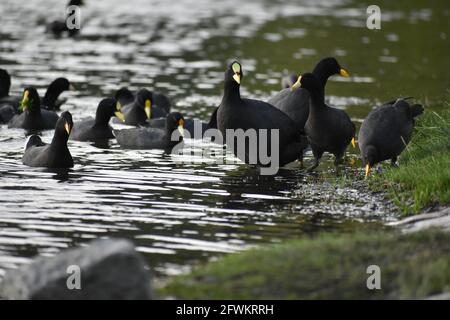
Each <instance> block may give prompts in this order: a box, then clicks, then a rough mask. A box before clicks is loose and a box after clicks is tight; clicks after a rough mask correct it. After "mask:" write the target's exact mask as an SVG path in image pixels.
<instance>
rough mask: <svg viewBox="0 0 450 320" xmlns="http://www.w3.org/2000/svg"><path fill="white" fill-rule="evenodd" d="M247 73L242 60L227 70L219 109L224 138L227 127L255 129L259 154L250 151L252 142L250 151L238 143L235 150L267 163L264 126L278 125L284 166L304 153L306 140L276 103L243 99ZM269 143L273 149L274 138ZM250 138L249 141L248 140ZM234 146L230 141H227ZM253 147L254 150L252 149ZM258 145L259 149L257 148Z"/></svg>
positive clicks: (248, 159)
mask: <svg viewBox="0 0 450 320" xmlns="http://www.w3.org/2000/svg"><path fill="white" fill-rule="evenodd" d="M242 77H243V72H242V67H241V65H240V63H239V62H237V61H234V62H232V63H231V64H230V65H229V67H228V68H227V70H226V72H225V83H224V94H223V98H222V102H221V103H220V106H219V108H218V111H217V124H218V128H219V130H220V131H221V133H222V135H223V136H224V139H226V130H227V129H232V130H237V129H242V130H244V131H246V130H248V129H254V130H256V133H257V138H258V143H257V144H256V147H257V148H251V149H250V150H251V151H255V152H257V153H258V154H251V153H249V151H250V150H249V148H248V147H249V143H246V148H245V150H246V154H245V155H243V154H238V152H237V144H235V146H234V148H233V149H234V150H233V151H234V153H235V155H237V156H238V157H240V158H241V160H243V161H245V162H246V163H251V162H256V163H255V164H258V165H264V164H265V163H264V162H265V161H262V159H261V158H260V154H259V153H260V152H259V151H260V150H259V143H260V141H262V140H261V139H262V136H261V131H260V130H261V129H263V130H264V131H265V132H267V133H268V137H270V134H271V133H274V131H272V130H274V129H277V130H278V132H279V143H278V150H275V152H278V155H279V165H280V166H283V165H285V164H287V163H290V162H293V161H295V160H297V159H299V158H301V156H302V150H303V149H304V147H305V144H306V141H305V140H304V137H303V136H302V135H301V131H300V130H298V129H297V127H296V125H295V123H294V121H292V120H291V119H290V118H289V117H288V116H287V115H286V114H285V113H283V112H282V111H280V110H278V109H277V108H275V107H274V106H272V105H270V104H268V103H266V102H263V101H259V100H252V99H242V98H241V95H240V90H239V88H240V82H241V79H242ZM266 140H268V141H267V142H266V144H265V147H266V148H267V149H266V150H268V151H269V152H270V150H271V145H270V138H269V139H266ZM247 142H248V141H247ZM227 145H229V146H230V141H227ZM252 147H254V146H252ZM252 149H253V150H252ZM255 149H256V150H255Z"/></svg>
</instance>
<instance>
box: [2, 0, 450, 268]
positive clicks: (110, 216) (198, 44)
mask: <svg viewBox="0 0 450 320" xmlns="http://www.w3.org/2000/svg"><path fill="white" fill-rule="evenodd" d="M87 2H88V5H87V6H86V7H84V8H83V9H82V19H83V21H82V30H81V36H80V37H79V38H76V39H66V38H63V39H54V38H52V37H50V36H49V35H47V34H45V22H46V21H49V20H53V19H55V18H58V17H61V16H62V15H63V13H64V10H63V9H64V7H63V5H64V3H63V2H61V1H57V0H34V1H28V2H26V3H21V2H17V1H14V0H2V2H1V3H0V17H1V25H0V67H2V68H6V69H7V70H8V71H9V72H10V73H11V74H12V91H13V93H16V94H20V93H21V91H22V88H23V87H24V86H25V85H34V86H36V87H38V88H39V91H40V93H41V94H43V93H44V90H45V87H46V85H47V84H48V83H49V82H50V81H51V80H53V79H54V78H56V77H59V76H66V77H67V78H69V79H70V80H71V81H72V82H73V83H74V84H75V86H76V87H77V91H75V92H69V93H65V94H64V96H65V97H67V98H68V103H67V104H66V105H65V106H64V108H63V109H67V110H70V111H71V112H72V114H73V115H74V118H75V120H78V119H81V118H84V117H86V116H90V115H93V114H94V113H95V109H96V106H97V104H98V102H99V101H100V100H101V99H102V98H103V97H106V96H110V95H112V93H113V92H114V90H116V89H117V88H119V87H121V86H123V85H127V86H129V87H130V88H131V89H138V88H141V87H148V88H151V89H157V90H160V91H162V92H165V93H166V94H168V95H169V96H170V97H171V99H172V100H173V102H174V105H175V106H174V110H179V111H181V112H183V113H184V114H185V116H186V117H191V118H197V119H201V120H207V119H208V118H209V115H210V113H211V111H212V110H213V108H214V107H215V106H216V105H218V103H219V102H220V99H221V94H222V79H223V71H224V68H225V66H226V64H227V61H229V60H230V59H232V58H238V59H239V60H240V61H241V62H242V64H243V68H244V73H245V78H244V81H243V83H242V86H241V92H242V95H243V96H246V97H254V98H258V99H267V98H268V97H270V95H271V94H273V93H275V92H277V91H278V90H279V86H280V84H279V82H280V77H281V75H282V73H283V71H284V70H289V71H295V72H297V73H301V72H305V71H310V70H311V69H312V68H313V66H314V65H315V63H316V62H317V61H318V60H319V59H320V58H322V57H325V56H331V55H332V56H335V57H337V58H338V60H339V61H340V62H341V64H342V65H343V66H345V67H346V68H347V69H348V70H349V71H350V73H351V75H352V77H351V78H350V79H343V78H339V77H334V78H332V79H331V81H330V82H329V84H328V86H327V100H328V101H329V102H330V104H332V105H334V106H337V107H339V108H342V109H345V110H346V111H347V112H348V113H349V114H350V115H351V117H352V119H353V120H354V121H355V122H356V123H357V125H359V123H360V122H361V121H362V119H363V118H364V117H365V115H366V114H367V113H368V112H369V110H370V109H371V108H372V107H373V106H374V105H376V104H377V103H379V102H381V101H385V100H390V99H392V98H395V97H398V96H411V95H412V96H414V97H416V98H417V100H418V101H421V102H422V103H424V104H425V105H426V106H427V107H428V108H431V109H438V108H439V105H440V103H441V102H442V100H443V99H444V98H445V97H446V94H447V93H446V91H447V90H448V88H449V84H450V73H449V70H450V60H449V58H448V57H449V53H450V50H449V49H450V46H449V42H448V37H449V36H450V35H449V28H448V26H449V17H450V13H449V8H448V4H447V2H446V1H430V2H425V1H395V2H393V1H384V2H382V3H381V4H380V7H381V9H382V17H383V21H382V29H381V30H368V29H367V28H366V24H365V22H366V8H367V6H368V5H369V4H370V3H363V2H359V1H334V0H327V1H307V0H304V1H294V0H292V1H257V0H250V1H245V2H242V1H237V0H228V1H221V2H217V1H206V0H201V1H188V0H179V1H176V2H170V4H168V3H167V1H163V0H160V1H144V0H129V1H117V0H113V1H111V0H108V1H106V0H104V1H87ZM52 134H53V133H52V132H46V133H44V138H43V139H44V140H45V141H49V140H50V139H51V136H52ZM25 141H26V137H25V133H24V132H23V131H22V130H13V129H7V128H6V126H1V127H0V276H1V275H2V273H3V272H4V270H5V269H8V268H14V267H16V266H17V265H20V264H22V263H26V262H28V261H29V257H31V256H33V255H35V254H44V255H52V254H54V253H56V252H58V251H59V250H61V249H64V248H67V247H70V246H73V245H75V244H80V243H86V242H87V241H89V240H91V239H95V238H99V237H125V238H128V239H131V240H132V241H134V242H135V244H136V245H137V247H138V250H139V251H140V252H142V253H143V254H144V255H145V257H146V259H147V261H148V263H149V264H150V266H151V267H153V268H154V270H155V271H156V273H157V274H158V275H167V274H174V273H179V272H183V271H185V270H186V269H188V268H189V267H190V266H192V265H193V264H194V263H197V262H198V261H202V260H203V261H204V260H205V259H207V258H209V257H212V256H217V255H219V254H222V253H228V252H235V251H239V250H243V249H245V248H248V247H250V246H253V245H257V244H264V243H272V242H279V241H282V240H283V239H289V238H295V237H299V236H305V235H314V234H316V233H318V232H323V231H327V232H352V231H354V230H359V229H362V228H378V227H380V226H381V224H382V222H384V221H386V220H387V219H392V218H393V215H392V210H391V208H390V207H389V206H388V205H385V204H383V203H382V200H381V198H379V197H377V196H373V195H368V194H365V193H363V192H361V191H358V190H356V189H353V188H342V187H340V185H339V184H338V183H336V182H334V179H333V174H332V173H331V172H332V168H331V166H330V164H331V161H328V162H327V161H324V163H323V164H322V165H321V167H320V170H321V172H322V173H319V174H316V175H312V176H306V175H305V174H304V172H303V171H302V170H300V169H299V168H298V167H296V166H293V167H290V168H289V169H283V170H281V171H280V172H279V174H278V175H276V176H270V177H267V176H260V175H259V173H258V171H257V170H256V169H254V168H252V167H248V166H246V165H243V164H240V163H236V164H215V163H214V162H212V161H208V160H205V159H200V158H198V157H192V158H191V159H190V160H192V161H191V163H188V164H186V163H185V164H180V163H178V162H177V161H175V160H176V159H174V158H172V157H171V156H168V155H164V154H163V153H162V152H159V151H124V150H120V149H119V148H118V146H117V144H116V143H115V142H114V141H112V142H111V145H110V147H109V148H107V149H99V148H96V147H94V146H92V145H90V144H88V143H80V142H70V144H69V147H70V150H71V152H72V154H73V156H74V158H75V162H76V166H75V168H74V169H73V170H70V171H69V172H68V173H65V174H56V173H53V172H47V171H45V170H41V169H32V168H28V167H25V166H23V165H22V164H21V157H22V153H23V147H24V144H25ZM195 148H202V149H212V150H214V149H215V148H216V149H217V148H219V147H218V146H215V145H211V144H208V143H206V142H205V143H202V144H200V145H195ZM357 152H358V150H350V155H349V158H348V160H352V159H357ZM230 158H231V156H230V155H227V159H230ZM357 164H360V163H358V162H357ZM330 170H331V171H330ZM347 175H348V177H349V178H351V179H354V178H357V177H360V176H361V172H360V171H359V170H358V169H356V168H351V167H350V166H348V167H347Z"/></svg>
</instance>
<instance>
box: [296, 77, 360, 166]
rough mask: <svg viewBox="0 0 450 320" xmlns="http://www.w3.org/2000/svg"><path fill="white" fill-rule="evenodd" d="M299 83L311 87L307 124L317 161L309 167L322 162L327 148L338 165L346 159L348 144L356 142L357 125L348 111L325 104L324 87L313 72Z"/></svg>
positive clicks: (309, 89)
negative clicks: (344, 157) (343, 158)
mask: <svg viewBox="0 0 450 320" xmlns="http://www.w3.org/2000/svg"><path fill="white" fill-rule="evenodd" d="M299 83H300V87H301V88H304V89H306V90H308V92H309V95H310V107H309V116H308V120H307V121H306V124H305V132H306V135H307V137H308V141H309V144H310V146H311V149H312V152H313V155H314V159H315V162H314V165H312V166H311V167H310V168H309V170H313V169H315V168H316V167H317V166H318V165H319V161H320V159H321V157H322V155H323V153H324V152H330V153H332V154H333V155H334V156H335V157H336V159H335V165H338V164H339V163H341V161H342V157H343V156H344V153H345V150H346V148H347V146H348V144H349V143H350V142H352V143H353V144H354V137H355V125H354V124H353V122H352V121H351V120H350V118H349V116H348V115H347V113H345V112H344V111H342V110H339V109H335V108H331V107H329V106H328V105H326V104H325V95H324V91H323V88H322V86H321V84H320V82H319V80H318V79H317V78H316V77H315V76H314V75H313V74H311V73H306V74H304V75H303V76H301V78H300V81H299Z"/></svg>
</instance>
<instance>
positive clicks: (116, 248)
mask: <svg viewBox="0 0 450 320" xmlns="http://www.w3.org/2000/svg"><path fill="white" fill-rule="evenodd" d="M78 267H79V269H78V270H79V271H80V272H79V276H80V277H79V280H80V281H79V285H80V287H81V288H80V289H77V288H76V286H77V280H76V278H75V277H76V276H77V268H78ZM68 284H69V285H68ZM74 286H75V288H74ZM68 287H71V288H72V289H69V288H68ZM0 296H1V297H2V298H5V299H32V300H52V299H61V300H93V299H117V300H131V299H133V300H134V299H139V300H147V299H151V298H152V292H151V286H150V279H149V276H148V271H147V270H145V263H144V261H143V259H142V257H141V256H140V255H139V254H138V253H137V252H136V251H135V249H134V246H133V244H132V243H131V242H129V241H127V240H120V239H109V240H96V241H93V242H92V243H91V244H90V245H89V246H87V247H81V248H76V249H69V250H67V251H63V252H61V253H60V254H58V255H56V256H55V257H51V258H48V257H38V258H36V259H35V260H34V261H33V262H32V263H31V264H29V265H25V266H23V267H21V268H19V269H17V270H11V271H8V272H7V273H6V275H5V277H4V280H3V282H1V283H0Z"/></svg>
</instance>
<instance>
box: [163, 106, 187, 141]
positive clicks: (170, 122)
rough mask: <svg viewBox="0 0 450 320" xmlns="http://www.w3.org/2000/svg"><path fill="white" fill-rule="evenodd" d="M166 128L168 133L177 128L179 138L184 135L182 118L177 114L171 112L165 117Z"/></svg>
mask: <svg viewBox="0 0 450 320" xmlns="http://www.w3.org/2000/svg"><path fill="white" fill-rule="evenodd" d="M166 127H167V130H168V131H169V132H173V131H174V130H176V129H177V128H178V131H179V132H180V134H181V136H183V135H184V117H183V115H182V114H181V113H179V112H171V113H169V114H168V115H167V117H166Z"/></svg>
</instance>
